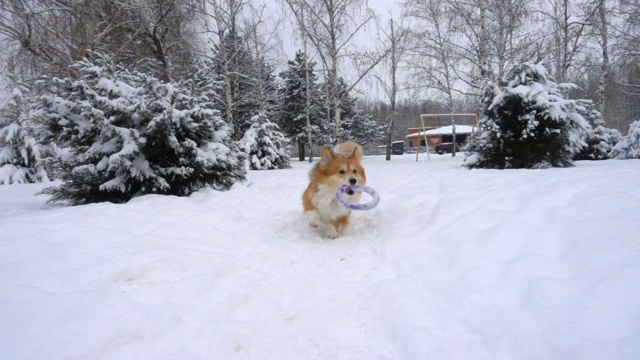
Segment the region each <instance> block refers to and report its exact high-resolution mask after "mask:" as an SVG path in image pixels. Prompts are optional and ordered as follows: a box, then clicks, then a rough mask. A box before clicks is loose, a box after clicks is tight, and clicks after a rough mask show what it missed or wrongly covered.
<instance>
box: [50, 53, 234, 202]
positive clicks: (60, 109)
mask: <svg viewBox="0 0 640 360" xmlns="http://www.w3.org/2000/svg"><path fill="white" fill-rule="evenodd" d="M74 67H75V70H76V72H77V73H78V74H79V77H78V79H75V80H72V79H69V78H67V79H51V80H49V81H47V82H46V85H48V86H50V87H55V88H56V89H57V94H56V95H45V96H43V97H42V104H41V109H40V111H39V115H38V116H39V118H40V120H41V122H42V123H43V124H44V125H45V127H46V128H47V129H48V130H49V132H50V133H51V134H52V136H51V140H52V141H53V142H55V143H56V144H58V147H60V148H61V149H62V151H61V152H60V154H59V155H58V156H57V157H56V158H55V159H52V160H51V162H52V163H53V164H54V165H56V166H57V167H58V170H59V172H58V176H59V178H60V179H61V180H62V181H63V183H62V184H61V185H60V186H54V187H50V188H47V189H45V190H44V191H43V193H45V194H48V195H50V196H51V198H50V201H68V202H69V203H71V204H85V203H91V202H100V201H111V202H126V201H128V200H129V199H131V198H132V197H134V196H138V195H144V194H151V193H155V194H171V195H181V196H184V195H189V194H191V193H192V192H194V191H196V190H198V189H200V188H202V187H206V186H215V187H218V188H229V187H230V186H231V185H232V184H234V183H235V182H236V181H243V180H244V176H245V173H246V172H245V169H244V155H243V153H241V152H239V151H237V149H236V148H235V146H234V145H233V144H232V143H231V142H230V141H229V129H228V127H227V125H226V124H225V123H224V121H223V120H222V119H221V118H220V117H219V115H218V112H217V111H216V110H213V109H210V108H207V106H200V103H199V101H198V97H197V95H198V94H197V93H194V91H193V89H194V88H195V86H193V84H184V83H180V84H173V83H162V82H160V81H159V80H158V79H156V78H154V77H153V76H150V75H145V74H140V73H129V72H128V71H126V70H124V69H122V68H120V67H117V66H115V65H114V64H113V62H112V61H111V60H110V59H109V58H108V57H100V58H99V59H98V60H96V61H95V63H91V62H89V61H82V62H79V63H77V64H76V65H74ZM188 85H192V86H188ZM194 95H195V96H194Z"/></svg>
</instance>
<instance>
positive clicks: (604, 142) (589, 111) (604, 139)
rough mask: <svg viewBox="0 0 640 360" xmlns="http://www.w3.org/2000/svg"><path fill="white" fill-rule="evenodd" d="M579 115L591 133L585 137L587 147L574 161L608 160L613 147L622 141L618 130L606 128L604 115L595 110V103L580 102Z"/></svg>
mask: <svg viewBox="0 0 640 360" xmlns="http://www.w3.org/2000/svg"><path fill="white" fill-rule="evenodd" d="M577 110H578V113H580V115H582V117H583V118H584V119H585V120H586V121H587V122H588V123H589V125H590V128H589V130H590V131H589V132H588V133H587V134H586V136H585V142H586V145H587V146H585V147H584V148H583V149H582V150H581V151H580V152H579V153H578V154H576V156H575V157H574V160H606V159H609V154H610V153H611V150H612V149H613V147H614V146H615V145H616V144H617V143H618V142H619V141H620V138H621V136H622V135H621V134H620V132H619V131H618V130H615V129H609V128H606V127H605V126H604V125H605V122H604V118H603V116H602V114H601V113H600V112H599V111H598V110H596V109H595V106H594V104H593V102H591V101H589V100H578V107H577Z"/></svg>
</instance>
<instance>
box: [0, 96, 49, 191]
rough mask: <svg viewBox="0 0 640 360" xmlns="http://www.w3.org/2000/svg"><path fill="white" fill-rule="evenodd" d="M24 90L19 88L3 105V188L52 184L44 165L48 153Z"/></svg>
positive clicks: (0, 157)
mask: <svg viewBox="0 0 640 360" xmlns="http://www.w3.org/2000/svg"><path fill="white" fill-rule="evenodd" d="M26 91H27V89H25V88H24V87H21V86H18V85H16V86H15V87H14V88H13V89H12V91H11V93H10V95H9V96H8V97H7V99H5V101H4V103H3V104H0V184H22V183H34V182H40V181H48V180H49V177H48V175H47V172H46V170H45V168H44V166H43V164H42V163H41V162H40V160H41V158H42V157H44V155H45V153H46V151H45V147H44V146H43V145H42V144H41V142H40V141H39V139H38V129H37V126H36V124H34V123H33V121H32V119H31V116H30V109H29V104H28V103H26V102H25V99H24V93H25V92H26Z"/></svg>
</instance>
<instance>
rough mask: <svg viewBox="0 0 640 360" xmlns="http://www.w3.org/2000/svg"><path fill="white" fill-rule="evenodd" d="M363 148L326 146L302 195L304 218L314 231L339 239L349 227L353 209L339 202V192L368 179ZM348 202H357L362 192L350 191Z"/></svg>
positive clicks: (351, 144)
mask: <svg viewBox="0 0 640 360" xmlns="http://www.w3.org/2000/svg"><path fill="white" fill-rule="evenodd" d="M363 155H364V152H363V150H362V146H360V145H358V144H356V143H354V142H352V141H347V142H344V143H341V144H338V145H336V146H335V148H334V149H333V150H332V149H331V147H329V146H324V147H323V148H322V152H321V154H320V160H319V161H318V162H317V163H316V164H315V166H314V167H313V169H311V171H310V172H309V186H307V189H306V190H305V191H304V193H303V194H302V205H303V208H304V217H305V219H306V220H307V222H308V223H309V226H311V227H312V228H317V229H319V230H320V232H321V233H322V234H323V235H324V236H326V237H328V238H330V239H336V238H338V237H339V236H340V234H341V232H342V231H343V230H344V228H345V227H346V226H347V225H348V224H349V216H350V215H351V210H349V209H347V208H346V207H344V206H342V205H341V204H340V203H339V202H338V201H337V200H336V191H337V190H338V189H339V188H340V187H341V186H343V185H364V184H365V183H366V182H367V177H366V174H365V171H364V168H363V167H362V165H361V164H360V161H361V160H362V157H363ZM345 195H346V198H345V200H346V201H348V202H351V203H357V202H358V201H359V200H360V192H359V191H356V192H347V193H346V194H345Z"/></svg>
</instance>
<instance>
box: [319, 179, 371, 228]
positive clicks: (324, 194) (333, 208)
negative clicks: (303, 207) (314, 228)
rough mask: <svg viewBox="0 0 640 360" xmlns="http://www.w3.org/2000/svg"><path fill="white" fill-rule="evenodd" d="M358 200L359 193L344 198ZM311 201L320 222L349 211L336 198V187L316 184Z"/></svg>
mask: <svg viewBox="0 0 640 360" xmlns="http://www.w3.org/2000/svg"><path fill="white" fill-rule="evenodd" d="M359 200H360V194H358V193H356V194H354V195H352V196H349V197H347V198H346V201H348V202H350V203H357V202H358V201H359ZM312 202H313V206H315V208H316V210H317V211H318V215H319V216H320V220H321V221H322V222H329V221H332V220H335V219H337V218H340V217H343V216H345V215H348V214H349V213H350V212H351V210H349V209H347V208H346V207H344V206H342V205H341V204H340V203H339V202H338V200H336V189H335V188H334V187H329V186H326V185H320V186H318V191H317V192H316V193H315V194H314V196H313V200H312Z"/></svg>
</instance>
